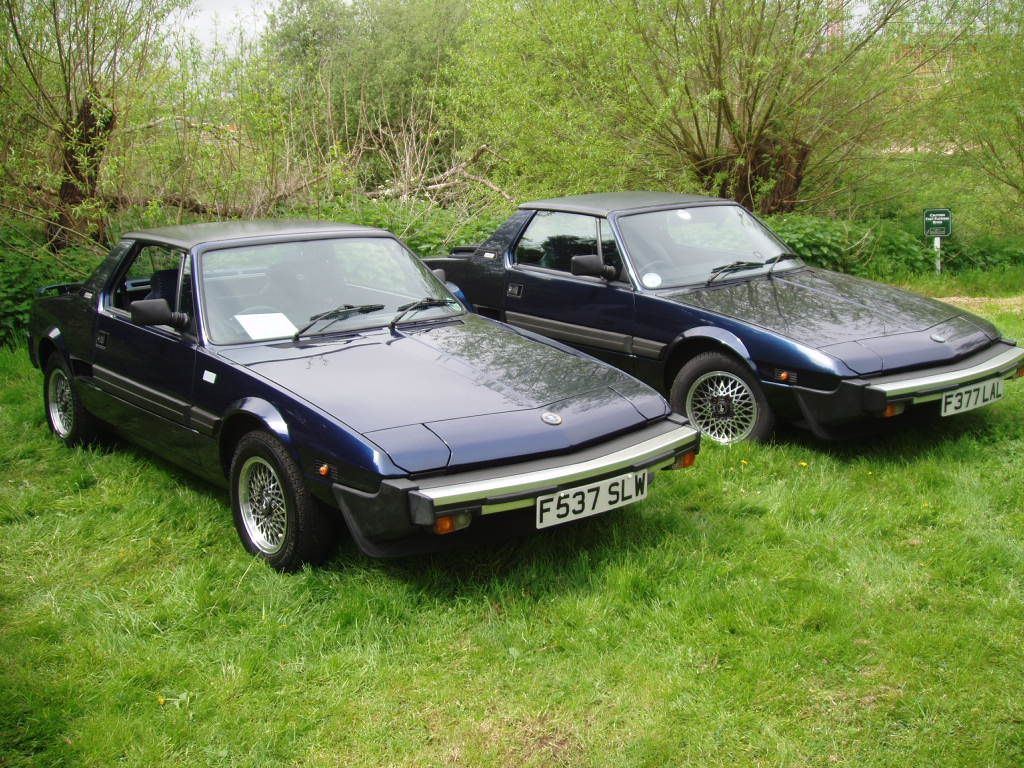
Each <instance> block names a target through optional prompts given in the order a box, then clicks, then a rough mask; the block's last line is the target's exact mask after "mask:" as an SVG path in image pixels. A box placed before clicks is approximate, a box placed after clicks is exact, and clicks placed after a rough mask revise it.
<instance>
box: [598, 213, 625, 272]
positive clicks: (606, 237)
mask: <svg viewBox="0 0 1024 768" xmlns="http://www.w3.org/2000/svg"><path fill="white" fill-rule="evenodd" d="M598 223H599V225H600V227H601V260H602V261H603V262H604V263H605V264H610V265H611V266H613V267H615V269H616V271H617V273H618V275H619V277H621V276H622V257H621V256H620V255H619V246H618V245H616V244H615V233H614V232H612V227H611V224H609V223H608V219H599V220H598Z"/></svg>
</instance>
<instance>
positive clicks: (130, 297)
mask: <svg viewBox="0 0 1024 768" xmlns="http://www.w3.org/2000/svg"><path fill="white" fill-rule="evenodd" d="M184 259H185V254H184V253H183V252H181V251H178V250H175V249H173V248H167V247H166V246H162V245H146V246H143V247H142V248H140V249H139V252H138V254H136V256H135V258H134V259H133V260H132V263H131V264H130V265H129V266H128V269H127V270H126V271H125V272H124V273H123V274H122V275H121V277H119V278H118V280H117V282H116V283H115V285H114V290H113V294H112V296H111V302H112V305H113V307H115V308H116V309H121V310H124V311H126V312H127V311H128V308H129V306H130V305H131V303H132V302H133V301H138V300H140V299H166V300H167V303H168V305H170V307H171V309H173V310H175V311H188V309H185V310H179V308H178V284H179V282H180V280H181V271H182V269H181V268H182V263H183V260H184ZM189 301H191V298H190V297H189ZM190 314H191V313H190Z"/></svg>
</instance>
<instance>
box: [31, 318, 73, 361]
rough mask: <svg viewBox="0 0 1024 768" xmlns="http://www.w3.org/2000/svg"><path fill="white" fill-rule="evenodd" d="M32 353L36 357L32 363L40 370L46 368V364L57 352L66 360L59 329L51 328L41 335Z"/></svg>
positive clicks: (62, 338) (62, 337)
mask: <svg viewBox="0 0 1024 768" xmlns="http://www.w3.org/2000/svg"><path fill="white" fill-rule="evenodd" d="M33 351H34V352H35V356H36V359H35V361H34V362H35V364H36V365H37V367H39V368H40V369H45V368H46V362H47V360H49V359H50V355H52V354H53V353H54V352H59V353H60V354H62V355H64V357H65V359H67V351H66V350H65V348H64V336H63V334H62V333H61V331H60V328H58V327H57V326H53V327H52V328H50V330H49V331H48V332H47V333H44V334H43V335H41V336H40V337H39V341H38V342H37V343H36V345H35V347H34V350H33Z"/></svg>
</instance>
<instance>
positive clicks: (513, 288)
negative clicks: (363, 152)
mask: <svg viewBox="0 0 1024 768" xmlns="http://www.w3.org/2000/svg"><path fill="white" fill-rule="evenodd" d="M525 292H526V287H525V286H524V285H523V284H522V283H509V284H508V288H507V289H505V295H506V296H508V297H509V298H513V299H519V298H522V296H523V294H524V293H525Z"/></svg>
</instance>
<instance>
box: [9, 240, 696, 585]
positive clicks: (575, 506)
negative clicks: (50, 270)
mask: <svg viewBox="0 0 1024 768" xmlns="http://www.w3.org/2000/svg"><path fill="white" fill-rule="evenodd" d="M42 294H43V295H42V296H41V297H40V298H39V299H38V300H37V301H36V302H35V305H34V308H33V311H32V318H31V324H30V346H29V350H30V355H31V357H32V361H33V363H34V364H35V365H37V366H38V367H41V368H42V369H43V371H44V373H45V379H44V386H43V394H44V400H45V406H46V416H47V419H48V422H49V425H50V427H51V429H52V430H53V431H54V432H55V433H56V434H57V435H58V436H59V437H60V438H62V439H63V440H64V441H65V442H67V443H77V442H81V441H85V440H88V439H89V438H90V437H92V436H93V434H94V433H95V431H96V429H97V428H98V427H101V426H107V427H111V428H113V429H114V430H116V431H117V432H119V433H121V434H122V435H124V436H125V437H127V438H129V439H130V440H132V441H134V442H137V443H139V444H141V445H143V446H145V447H147V448H149V449H151V450H153V451H154V452H156V453H158V454H160V455H162V456H164V457H165V458H167V459H169V460H170V461H172V462H175V463H177V464H180V465H181V466H183V467H185V468H187V469H189V470H191V471H193V472H195V473H197V474H199V475H201V476H204V477H206V478H209V479H210V480H213V481H216V482H220V483H227V484H228V486H229V488H230V492H231V503H232V508H233V511H234V519H235V525H236V527H237V529H238V533H239V535H240V536H241V538H242V541H243V543H244V544H245V546H246V547H247V548H248V550H249V551H250V552H252V553H253V554H256V555H259V556H261V557H263V558H265V559H266V560H267V561H268V562H269V563H270V564H271V565H273V566H274V567H276V568H279V569H282V570H289V569H293V568H296V567H298V566H299V565H301V564H302V563H304V562H315V561H317V560H320V559H322V558H323V557H324V556H326V555H327V554H328V553H329V552H330V550H331V545H332V543H333V541H334V532H335V529H336V523H338V522H339V519H344V521H345V523H347V526H348V529H349V531H350V532H351V535H352V537H353V538H354V539H355V541H356V543H357V544H358V545H359V547H360V548H361V549H362V550H363V551H364V552H366V553H367V554H369V555H372V556H385V555H396V554H403V553H408V552H413V551H424V550H429V549H436V548H438V547H439V545H441V544H442V543H455V542H459V541H462V542H465V541H467V540H469V539H473V538H481V537H486V536H493V535H495V534H496V532H505V533H515V532H517V531H518V530H529V529H540V528H548V527H551V526H554V525H559V524H561V523H566V522H570V521H572V520H577V519H580V518H583V517H587V516H590V515H594V514H598V513H601V512H605V511H607V510H610V509H615V508H617V507H621V506H623V505H625V504H628V503H631V502H634V501H637V500H639V499H641V498H643V497H644V496H646V495H647V491H648V487H649V485H650V482H651V479H652V478H653V475H654V472H655V470H658V469H668V468H676V467H682V466H689V465H690V464H691V463H692V462H693V459H694V456H695V454H696V451H697V448H698V436H697V433H696V431H695V430H694V429H692V428H691V427H689V426H687V425H686V422H685V420H684V419H682V418H681V417H679V416H677V415H674V414H673V413H672V412H671V409H670V408H669V405H668V403H667V402H665V400H664V398H663V397H662V396H661V395H659V394H658V393H657V392H655V391H654V390H653V389H651V388H650V387H648V386H646V385H644V384H642V383H640V382H639V381H637V380H636V379H634V378H632V377H630V376H627V375H625V374H623V373H621V372H620V371H617V370H615V369H614V368H612V367H610V366H607V365H605V364H603V363H601V362H599V361H596V360H594V359H592V358H590V357H587V356H586V355H583V354H581V353H579V352H577V351H576V350H573V349H570V348H567V347H564V346H563V345H561V344H559V343H557V342H553V341H550V340H547V339H544V338H541V337H539V336H536V335H535V334H533V333H531V332H529V331H524V330H519V329H514V328H511V327H509V326H506V325H504V324H502V323H498V322H494V321H493V320H489V319H485V318H482V317H480V316H478V315H474V314H469V313H467V312H466V311H465V310H464V308H463V306H462V305H461V304H460V303H459V301H457V300H456V299H455V298H453V296H452V294H451V293H449V291H448V290H447V289H446V288H445V286H444V284H443V283H442V282H441V281H440V280H439V279H438V277H437V276H436V275H434V274H432V273H431V272H430V270H428V269H427V268H426V267H425V266H424V265H423V264H422V262H421V261H420V260H419V259H418V258H416V257H415V256H414V255H413V254H412V253H411V252H410V251H409V250H408V249H407V248H406V247H405V246H404V245H403V244H402V243H401V242H400V241H399V240H398V239H396V238H395V237H394V236H393V235H391V234H389V233H388V232H385V231H382V230H379V229H369V228H365V227H353V226H345V225H336V224H324V223H316V222H292V223H273V222H263V223H259V222H256V223H245V222H235V223H225V224H196V225H190V226H182V227H169V228H165V229H154V230H148V231H143V232H132V233H129V234H127V235H125V237H124V239H123V240H122V241H121V242H120V243H119V244H118V245H117V246H116V247H115V248H114V249H113V250H112V251H111V252H110V255H109V256H108V257H107V259H106V260H105V261H104V262H103V263H102V264H101V265H100V266H99V268H98V269H97V270H96V271H95V273H94V274H93V275H92V276H91V277H90V278H89V279H88V280H87V281H85V282H84V283H81V284H69V285H60V286H50V287H49V288H48V289H44V290H43V291H42ZM339 516H340V518H339Z"/></svg>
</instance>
